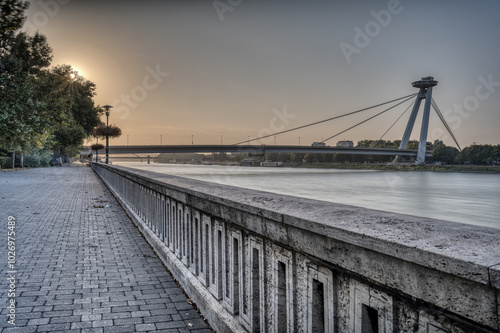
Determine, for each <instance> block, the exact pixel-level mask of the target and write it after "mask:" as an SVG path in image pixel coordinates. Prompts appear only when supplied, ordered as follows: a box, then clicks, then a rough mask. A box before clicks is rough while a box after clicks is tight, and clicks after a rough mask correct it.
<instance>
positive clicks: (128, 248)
mask: <svg viewBox="0 0 500 333" xmlns="http://www.w3.org/2000/svg"><path fill="white" fill-rule="evenodd" d="M0 192H1V193H0V216H1V217H0V218H1V221H2V225H3V226H4V228H3V231H2V232H3V234H2V237H3V239H4V241H3V243H2V244H3V246H2V247H1V249H0V255H1V256H2V258H4V259H2V260H3V261H2V262H3V265H2V266H1V276H2V277H3V278H2V280H1V282H0V295H1V304H3V305H4V306H2V311H1V315H2V316H1V317H2V318H1V320H0V331H1V332H11V331H12V332H14V331H15V332H39V331H61V332H62V331H64V332H83V331H89V332H90V331H92V332H137V331H162V332H187V331H192V332H211V331H210V330H209V329H208V327H207V325H206V324H205V323H204V321H203V320H202V319H201V318H200V316H199V315H198V313H197V312H196V310H195V309H194V308H193V307H192V306H191V305H190V304H189V303H188V302H187V299H186V297H185V296H184V294H183V293H182V291H181V290H180V289H179V288H178V287H177V285H176V283H175V282H174V281H173V279H172V278H171V277H170V275H169V273H168V272H167V271H166V270H165V268H164V267H163V265H162V263H161V262H160V260H159V259H158V258H157V257H156V256H155V254H154V253H153V251H152V250H151V248H150V247H149V245H148V244H147V243H146V241H145V240H144V239H143V238H142V236H141V235H140V234H139V232H138V230H137V229H136V228H135V227H134V225H133V224H132V222H131V221H130V219H129V218H128V216H127V215H126V214H125V212H124V210H123V209H122V208H121V206H119V205H118V203H117V202H116V200H115V198H114V197H113V196H112V195H111V194H110V192H109V191H108V190H107V189H106V187H105V186H104V185H103V184H102V183H101V181H100V180H99V179H98V178H97V176H96V175H95V174H94V172H93V171H92V169H91V168H88V167H77V166H75V165H72V167H62V168H60V167H54V168H42V169H31V170H25V171H20V172H15V171H9V172H5V173H0ZM106 206H109V207H106ZM8 216H14V217H15V222H16V225H15V226H16V229H15V232H16V237H15V239H16V240H15V246H16V256H17V262H16V266H17V267H16V270H17V272H16V273H15V275H16V278H17V280H16V288H15V289H16V291H15V294H16V295H15V300H16V301H17V304H16V320H15V324H16V326H12V325H11V324H9V323H8V322H7V320H8V317H7V313H8V310H7V305H8V304H9V303H8V302H9V301H10V299H11V298H10V297H11V296H9V295H8V290H9V285H8V281H7V280H6V278H5V277H6V276H8V273H7V271H9V270H10V269H9V268H8V267H7V245H6V240H7V232H8V229H7V221H8ZM9 274H10V273H9Z"/></svg>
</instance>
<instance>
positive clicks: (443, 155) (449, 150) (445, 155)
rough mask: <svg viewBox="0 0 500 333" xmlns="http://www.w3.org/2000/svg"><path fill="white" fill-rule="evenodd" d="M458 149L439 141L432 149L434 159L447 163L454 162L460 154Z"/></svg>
mask: <svg viewBox="0 0 500 333" xmlns="http://www.w3.org/2000/svg"><path fill="white" fill-rule="evenodd" d="M458 153H459V152H458V149H457V148H455V147H449V146H446V145H445V144H443V143H442V141H441V143H437V144H436V145H435V147H434V149H433V150H432V159H433V160H434V161H440V162H443V163H446V164H453V163H454V162H455V158H456V157H457V155H458Z"/></svg>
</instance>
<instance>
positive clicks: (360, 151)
mask: <svg viewBox="0 0 500 333" xmlns="http://www.w3.org/2000/svg"><path fill="white" fill-rule="evenodd" d="M89 152H90V147H85V150H84V151H82V154H88V153H89ZM161 153H251V154H256V155H260V154H266V153H321V154H325V153H326V154H354V155H389V156H396V155H400V156H417V150H413V149H397V148H363V147H353V148H343V147H330V146H324V147H321V146H289V145H280V146H277V145H276V146H275V145H149V146H110V147H109V154H110V155H135V156H136V157H137V158H141V157H142V158H143V157H145V155H153V154H161ZM105 154H106V151H105V149H101V150H99V155H102V156H104V155H105ZM431 156H432V154H431V152H426V157H431ZM130 157H132V156H130Z"/></svg>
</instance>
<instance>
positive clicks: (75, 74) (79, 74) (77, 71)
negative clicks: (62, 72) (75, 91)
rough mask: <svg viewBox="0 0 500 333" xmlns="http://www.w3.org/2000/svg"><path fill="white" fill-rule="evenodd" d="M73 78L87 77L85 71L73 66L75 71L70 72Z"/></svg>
mask: <svg viewBox="0 0 500 333" xmlns="http://www.w3.org/2000/svg"><path fill="white" fill-rule="evenodd" d="M70 77H71V79H72V80H75V79H76V78H78V77H83V78H84V77H85V73H84V72H83V71H82V70H81V69H80V68H78V67H73V72H72V73H71V74H70Z"/></svg>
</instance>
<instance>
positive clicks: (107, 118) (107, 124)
mask: <svg viewBox="0 0 500 333" xmlns="http://www.w3.org/2000/svg"><path fill="white" fill-rule="evenodd" d="M103 108H104V109H105V110H106V164H108V163H109V132H108V131H109V109H111V108H112V106H111V105H104V106H103Z"/></svg>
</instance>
